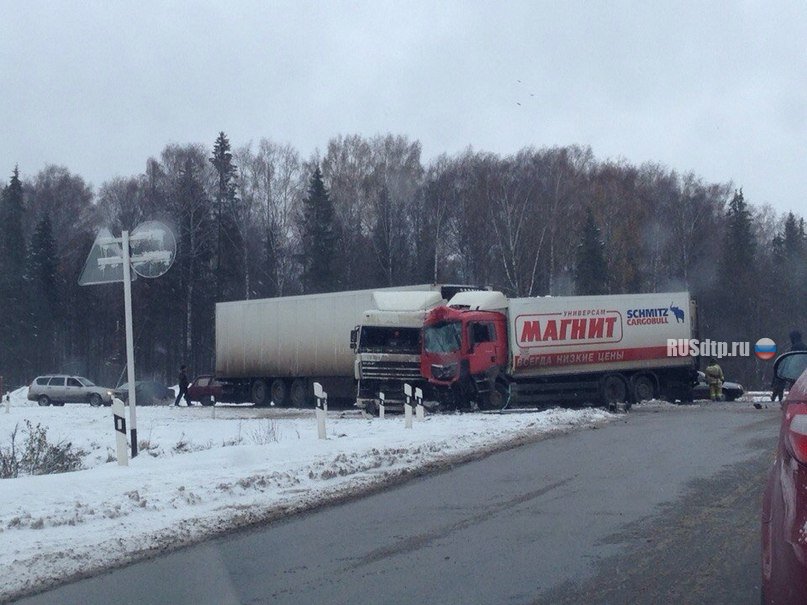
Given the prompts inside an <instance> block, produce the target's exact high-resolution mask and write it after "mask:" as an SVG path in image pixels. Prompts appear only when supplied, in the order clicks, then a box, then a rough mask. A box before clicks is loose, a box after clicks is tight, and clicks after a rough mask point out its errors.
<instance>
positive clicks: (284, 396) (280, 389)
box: [272, 378, 289, 406]
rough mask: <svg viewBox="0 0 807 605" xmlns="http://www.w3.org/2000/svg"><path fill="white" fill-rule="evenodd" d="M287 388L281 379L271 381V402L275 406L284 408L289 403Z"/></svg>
mask: <svg viewBox="0 0 807 605" xmlns="http://www.w3.org/2000/svg"><path fill="white" fill-rule="evenodd" d="M288 399H289V386H288V385H287V384H286V381H285V380H283V379H282V378H275V379H274V380H273V381H272V401H273V402H274V404H275V405H279V406H285V405H288V403H289V401H288Z"/></svg>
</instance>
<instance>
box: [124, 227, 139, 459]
mask: <svg viewBox="0 0 807 605" xmlns="http://www.w3.org/2000/svg"><path fill="white" fill-rule="evenodd" d="M121 237H122V239H123V242H122V245H123V306H124V310H125V312H126V377H127V379H128V382H129V432H130V434H131V440H132V458H134V457H135V456H137V401H136V395H135V367H134V334H133V330H132V267H131V265H130V264H129V232H128V231H124V232H123V233H122V234H121Z"/></svg>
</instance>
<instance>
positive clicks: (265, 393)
mask: <svg viewBox="0 0 807 605" xmlns="http://www.w3.org/2000/svg"><path fill="white" fill-rule="evenodd" d="M252 403H254V404H255V405H257V406H259V407H260V406H264V405H266V404H268V403H269V387H268V386H267V385H266V381H265V380H263V379H262V378H258V379H257V380H256V381H254V382H253V383H252Z"/></svg>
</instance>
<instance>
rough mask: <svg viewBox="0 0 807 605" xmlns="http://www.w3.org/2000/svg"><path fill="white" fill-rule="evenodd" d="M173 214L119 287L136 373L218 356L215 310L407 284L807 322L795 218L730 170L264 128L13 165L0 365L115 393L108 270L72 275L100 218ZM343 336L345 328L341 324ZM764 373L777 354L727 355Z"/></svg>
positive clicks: (116, 296)
mask: <svg viewBox="0 0 807 605" xmlns="http://www.w3.org/2000/svg"><path fill="white" fill-rule="evenodd" d="M145 220H159V221H162V222H164V223H166V224H167V225H169V226H170V227H171V228H172V229H173V231H174V233H175V235H176V239H177V257H176V262H175V264H174V266H173V267H172V268H171V270H170V271H168V273H166V274H165V275H164V276H162V277H160V278H158V279H153V280H149V279H138V280H136V281H135V282H134V283H133V303H134V318H135V349H136V356H137V359H136V364H137V371H138V376H139V377H141V378H154V379H157V380H162V381H167V382H171V383H173V379H174V374H175V373H176V368H178V367H179V365H180V364H182V363H185V364H187V365H188V366H189V367H190V368H192V371H193V372H197V373H201V372H204V371H211V370H212V369H213V368H214V347H215V342H214V338H215V333H214V309H215V303H216V302H218V301H227V300H242V299H251V298H262V297H270V296H285V295H292V294H300V293H314V292H323V291H332V290H346V289H358V288H373V287H380V286H394V285H401V284H412V283H427V282H441V283H473V284H481V285H490V286H493V287H494V288H496V289H500V290H503V291H504V292H505V293H507V294H508V295H511V296H540V295H554V296H557V295H569V294H575V293H577V294H597V293H631V292H663V291H672V290H681V289H688V290H690V291H691V292H692V294H693V295H694V296H695V297H696V299H697V301H698V308H699V320H700V322H699V323H700V335H701V337H702V338H707V337H708V338H711V339H712V340H728V341H733V340H749V341H751V342H752V345H753V342H755V341H756V340H757V339H758V338H760V337H763V336H768V337H771V338H773V339H774V340H775V341H776V342H777V343H779V344H780V346H783V347H785V346H786V344H787V334H788V332H789V331H790V330H792V329H800V330H802V331H805V332H807V305H805V302H807V239H806V238H805V229H804V220H803V218H801V217H799V216H797V215H795V214H794V213H792V212H791V213H788V214H786V215H780V214H778V213H776V212H774V211H773V209H772V208H771V207H770V206H765V205H759V206H753V205H751V204H749V203H748V202H746V201H745V199H744V196H743V193H742V190H735V189H734V187H733V185H732V184H730V183H722V184H720V183H717V184H715V183H706V182H704V181H703V180H702V179H701V178H699V177H698V176H697V175H695V174H692V173H687V174H681V173H678V172H676V171H674V170H670V169H668V168H666V167H663V166H660V165H656V164H643V165H640V166H636V165H632V164H630V163H628V162H625V161H608V160H605V161H603V160H597V159H595V157H594V156H593V154H592V151H591V149H589V148H587V147H578V146H569V147H553V148H541V149H534V148H526V149H523V150H521V151H519V152H518V153H516V154H514V155H508V156H501V155H497V154H493V153H486V152H477V151H473V150H471V149H468V150H466V151H465V152H462V153H459V154H456V155H453V156H449V155H442V156H439V157H437V158H436V159H434V160H433V161H431V162H424V161H423V160H422V158H421V146H420V143H419V142H417V141H413V140H410V139H408V138H407V137H404V136H394V135H384V136H376V137H372V138H366V137H361V136H339V137H336V138H334V139H332V140H331V141H330V142H329V143H328V145H327V148H326V149H325V151H324V153H322V154H320V153H318V154H316V155H315V156H314V157H311V158H303V157H302V156H301V155H300V153H299V152H298V151H297V150H296V149H294V148H293V147H292V146H290V145H282V144H278V143H275V142H272V141H270V140H266V139H262V140H261V141H260V142H259V143H258V144H257V145H255V144H248V145H245V146H243V147H240V148H236V149H233V148H231V145H230V142H229V140H228V138H227V136H226V135H225V134H224V133H220V134H219V136H218V137H217V139H216V140H215V142H214V144H213V147H212V149H210V148H206V147H205V146H203V145H169V146H167V147H166V148H165V149H164V150H163V151H162V153H161V154H160V156H159V158H150V159H149V160H148V161H147V162H146V163H145V169H144V171H143V173H142V174H138V175H135V176H130V177H118V178H114V179H112V180H110V181H108V182H105V183H104V184H102V185H101V186H100V188H98V190H97V192H95V191H93V190H92V189H91V188H90V186H89V185H88V184H87V183H86V182H85V181H84V179H82V178H81V176H79V175H76V174H72V173H71V172H70V171H69V170H67V169H66V168H64V167H60V166H47V167H46V168H44V169H43V170H41V171H40V172H39V173H38V174H36V175H35V176H33V177H31V178H26V179H23V178H21V177H20V174H19V171H18V170H17V168H14V169H13V172H12V174H11V177H10V179H9V180H8V182H7V184H6V185H5V186H3V187H2V196H0V375H3V376H4V377H5V382H6V385H12V386H13V385H21V384H25V383H28V382H29V381H30V380H31V379H32V378H33V377H34V376H36V375H38V374H42V373H48V372H57V371H58V372H71V373H77V374H83V375H86V376H88V377H90V378H91V379H93V380H96V381H97V382H98V383H100V384H106V385H114V384H117V383H118V382H119V380H120V379H121V377H122V376H123V372H124V368H125V338H124V336H125V332H124V330H125V328H124V325H123V288H122V287H121V284H106V285H100V286H90V287H81V286H79V285H78V283H77V280H78V277H79V275H80V273H81V271H82V268H83V265H84V261H85V259H86V257H87V255H88V253H89V251H90V248H91V246H92V243H93V240H94V238H95V235H96V233H97V230H98V228H99V227H102V226H103V227H107V228H109V229H111V231H112V232H113V233H114V234H116V235H117V234H119V233H120V232H121V231H122V230H125V229H126V230H132V229H133V228H134V227H135V226H137V225H138V224H139V223H140V222H142V221H145ZM346 337H347V336H346ZM723 367H724V370H725V371H726V374H727V375H728V376H729V377H730V378H736V379H738V380H741V381H744V382H745V383H746V384H748V385H754V386H765V382H767V381H769V380H770V370H771V362H761V361H758V360H756V358H754V357H751V358H748V359H732V360H728V359H727V360H724V361H723Z"/></svg>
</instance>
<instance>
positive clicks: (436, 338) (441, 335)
mask: <svg viewBox="0 0 807 605" xmlns="http://www.w3.org/2000/svg"><path fill="white" fill-rule="evenodd" d="M460 334H461V324H460V322H458V321H450V322H444V323H438V324H435V325H433V326H428V327H427V328H426V329H425V330H424V338H425V341H426V351H427V352H429V353H453V352H454V351H459V349H460V342H461V338H460Z"/></svg>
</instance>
